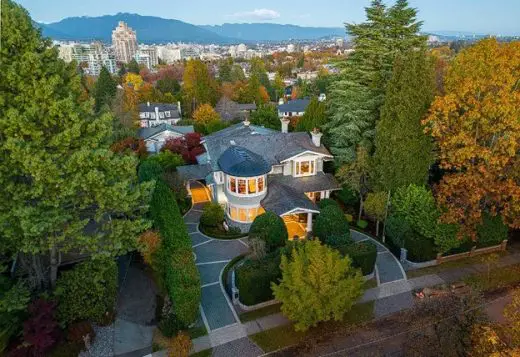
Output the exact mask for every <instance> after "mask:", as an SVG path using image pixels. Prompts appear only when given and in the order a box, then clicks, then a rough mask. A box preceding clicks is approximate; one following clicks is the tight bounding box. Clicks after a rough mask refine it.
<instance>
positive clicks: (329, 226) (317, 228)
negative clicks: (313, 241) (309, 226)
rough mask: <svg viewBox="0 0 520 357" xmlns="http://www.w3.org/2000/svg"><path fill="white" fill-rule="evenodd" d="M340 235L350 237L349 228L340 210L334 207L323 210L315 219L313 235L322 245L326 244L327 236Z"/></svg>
mask: <svg viewBox="0 0 520 357" xmlns="http://www.w3.org/2000/svg"><path fill="white" fill-rule="evenodd" d="M342 234H348V235H350V227H349V224H348V222H347V218H346V217H345V215H344V214H343V212H342V211H341V209H340V208H339V207H338V206H335V205H329V206H327V207H325V208H323V209H322V210H321V212H320V214H319V215H318V217H316V222H315V223H314V235H315V236H316V237H318V238H319V239H320V241H322V243H326V242H327V238H328V237H329V236H333V235H342Z"/></svg>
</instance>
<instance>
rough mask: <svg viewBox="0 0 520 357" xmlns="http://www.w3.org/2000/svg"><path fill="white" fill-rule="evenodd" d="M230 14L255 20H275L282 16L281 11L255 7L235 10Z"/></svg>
mask: <svg viewBox="0 0 520 357" xmlns="http://www.w3.org/2000/svg"><path fill="white" fill-rule="evenodd" d="M230 16H231V17H236V18H247V19H254V20H274V19H277V18H279V17H280V13H279V12H278V11H276V10H271V9H254V10H253V11H242V12H235V13H234V14H232V15H230Z"/></svg>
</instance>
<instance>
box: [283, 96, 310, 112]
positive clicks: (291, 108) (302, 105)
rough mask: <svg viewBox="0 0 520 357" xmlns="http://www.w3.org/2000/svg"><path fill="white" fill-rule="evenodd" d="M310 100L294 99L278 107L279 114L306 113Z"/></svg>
mask: <svg viewBox="0 0 520 357" xmlns="http://www.w3.org/2000/svg"><path fill="white" fill-rule="evenodd" d="M310 101H311V100H310V99H294V100H290V101H288V102H287V103H285V104H281V105H279V106H278V111H279V112H304V111H305V109H307V106H308V105H309V103H310Z"/></svg>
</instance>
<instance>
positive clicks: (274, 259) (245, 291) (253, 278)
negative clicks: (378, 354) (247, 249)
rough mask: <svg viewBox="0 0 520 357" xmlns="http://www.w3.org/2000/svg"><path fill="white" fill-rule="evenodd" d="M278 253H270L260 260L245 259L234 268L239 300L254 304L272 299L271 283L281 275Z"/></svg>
mask: <svg viewBox="0 0 520 357" xmlns="http://www.w3.org/2000/svg"><path fill="white" fill-rule="evenodd" d="M281 275H282V273H281V271H280V254H279V252H274V253H271V254H269V255H267V256H265V257H264V258H263V259H260V260H246V261H245V262H244V264H242V265H241V266H239V267H238V268H237V269H236V270H235V277H236V284H237V287H238V290H239V291H240V301H241V302H242V303H243V304H245V305H255V304H259V303H261V302H265V301H269V300H271V299H273V292H272V290H271V283H272V282H277V281H278V279H279V278H280V277H281Z"/></svg>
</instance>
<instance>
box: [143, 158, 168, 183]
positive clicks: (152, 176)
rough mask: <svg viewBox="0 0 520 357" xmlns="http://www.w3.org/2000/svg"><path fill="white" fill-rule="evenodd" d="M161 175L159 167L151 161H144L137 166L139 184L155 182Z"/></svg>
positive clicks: (161, 171) (161, 170)
mask: <svg viewBox="0 0 520 357" xmlns="http://www.w3.org/2000/svg"><path fill="white" fill-rule="evenodd" d="M162 174H163V169H162V167H161V165H160V164H159V163H158V162H156V161H153V160H149V159H147V160H144V161H142V162H141V164H139V170H138V171H137V177H138V178H139V182H145V181H151V180H157V179H158V178H159V177H161V176H162Z"/></svg>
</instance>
